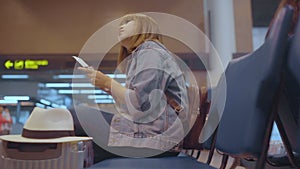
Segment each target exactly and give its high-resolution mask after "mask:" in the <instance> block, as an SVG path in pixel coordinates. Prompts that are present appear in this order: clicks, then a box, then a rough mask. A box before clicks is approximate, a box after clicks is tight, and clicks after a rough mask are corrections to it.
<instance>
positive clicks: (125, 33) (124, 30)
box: [119, 20, 136, 41]
mask: <svg viewBox="0 0 300 169" xmlns="http://www.w3.org/2000/svg"><path fill="white" fill-rule="evenodd" d="M135 31H136V22H135V21H134V20H131V21H128V22H125V23H124V24H123V25H121V26H120V28H119V41H122V40H124V39H126V38H128V37H131V36H133V35H134V34H135V33H136V32H135Z"/></svg>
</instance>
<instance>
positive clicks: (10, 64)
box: [4, 60, 14, 69]
mask: <svg viewBox="0 0 300 169" xmlns="http://www.w3.org/2000/svg"><path fill="white" fill-rule="evenodd" d="M4 66H5V67H6V69H10V68H11V67H13V66H14V64H13V62H11V61H10V60H7V61H6V62H5V63H4Z"/></svg>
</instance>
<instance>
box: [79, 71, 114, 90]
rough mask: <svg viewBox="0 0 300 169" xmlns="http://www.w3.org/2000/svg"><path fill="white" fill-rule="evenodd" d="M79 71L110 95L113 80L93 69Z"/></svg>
mask: <svg viewBox="0 0 300 169" xmlns="http://www.w3.org/2000/svg"><path fill="white" fill-rule="evenodd" d="M78 69H79V70H81V71H83V72H85V73H86V75H87V76H88V77H89V78H90V81H91V83H92V84H93V85H94V86H96V87H98V88H100V89H101V90H104V91H106V92H108V93H110V91H111V83H112V79H111V78H110V77H108V76H107V75H105V74H104V73H102V72H100V71H97V70H94V69H92V68H84V67H79V68H78Z"/></svg>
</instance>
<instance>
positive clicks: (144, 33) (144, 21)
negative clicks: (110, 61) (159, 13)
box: [118, 13, 162, 65]
mask: <svg viewBox="0 0 300 169" xmlns="http://www.w3.org/2000/svg"><path fill="white" fill-rule="evenodd" d="M129 21H135V23H136V30H135V35H133V36H131V37H130V38H129V43H130V48H129V49H127V48H125V47H124V46H122V45H121V47H120V51H119V56H118V65H119V64H120V63H121V62H122V61H123V60H124V59H125V58H126V57H127V56H128V55H129V54H130V53H131V52H132V51H133V50H134V49H136V47H138V46H139V45H140V44H142V43H143V42H145V41H147V40H153V41H159V42H162V36H161V35H160V33H159V27H158V24H157V23H156V21H155V20H154V19H152V18H151V17H149V16H147V15H144V14H139V13H137V14H127V15H125V16H123V17H122V19H121V23H120V25H123V24H124V23H127V22H129Z"/></svg>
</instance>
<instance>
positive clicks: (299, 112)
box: [270, 19, 300, 168]
mask: <svg viewBox="0 0 300 169" xmlns="http://www.w3.org/2000/svg"><path fill="white" fill-rule="evenodd" d="M289 40H290V41H289V42H290V44H289V48H288V51H287V56H286V57H287V62H286V65H285V69H284V74H283V85H284V88H283V90H282V97H283V101H282V102H281V104H282V105H281V106H282V107H283V108H282V109H283V110H280V111H279V112H278V113H279V114H278V116H277V118H276V119H275V120H276V124H277V125H278V129H279V132H280V134H281V137H282V140H283V143H284V146H285V149H286V154H283V155H279V156H276V157H272V158H271V159H270V164H271V165H274V166H288V165H289V166H297V167H299V168H300V157H299V153H300V132H299V131H300V104H299V102H300V74H299V72H300V67H299V66H300V48H299V45H300V19H299V20H298V24H297V27H296V28H295V34H294V35H293V36H292V37H291V38H290V39H289Z"/></svg>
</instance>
